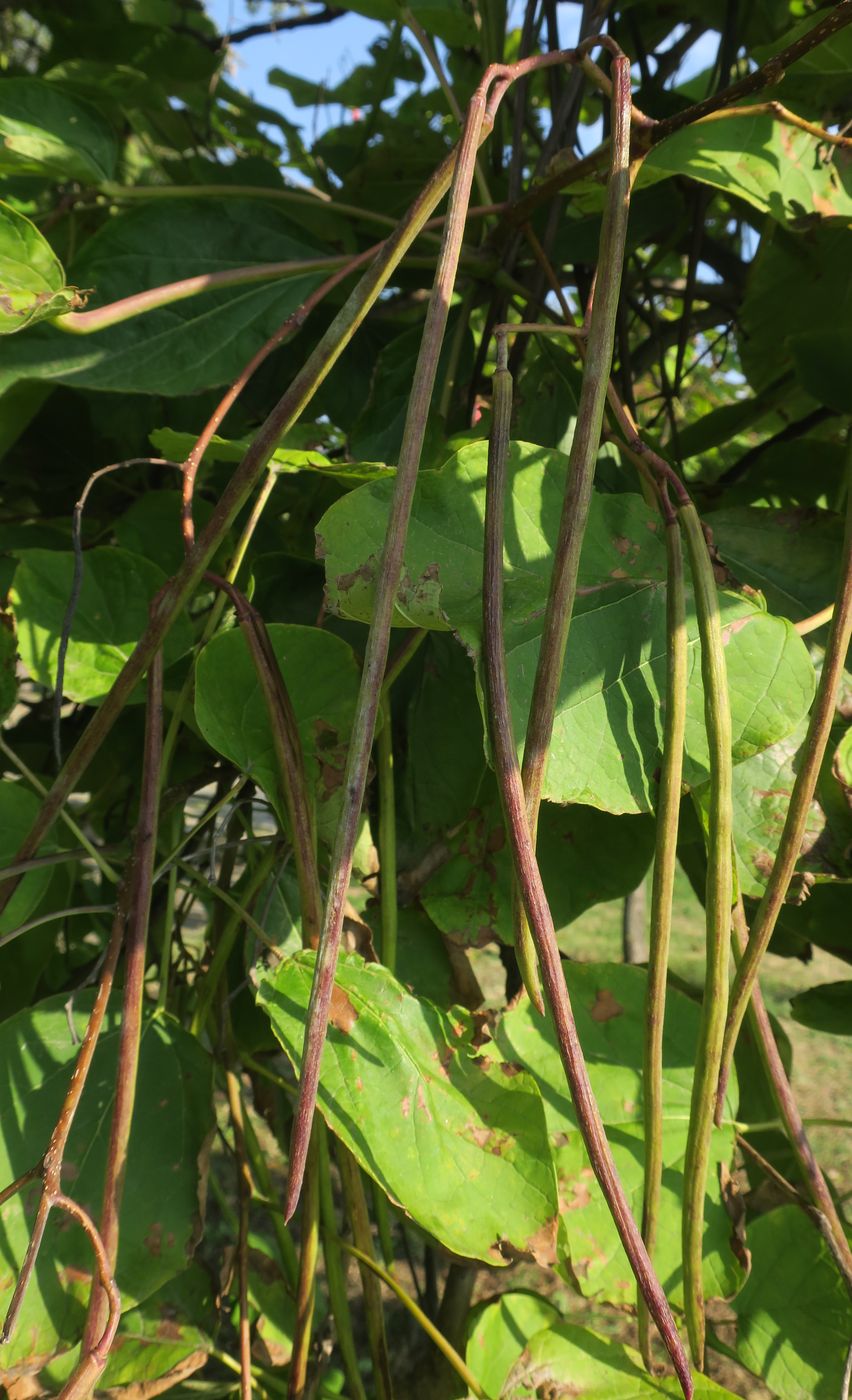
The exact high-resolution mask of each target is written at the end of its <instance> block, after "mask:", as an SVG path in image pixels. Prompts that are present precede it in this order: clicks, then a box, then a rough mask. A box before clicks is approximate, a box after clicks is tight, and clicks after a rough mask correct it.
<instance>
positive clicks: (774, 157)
mask: <svg viewBox="0 0 852 1400" xmlns="http://www.w3.org/2000/svg"><path fill="white" fill-rule="evenodd" d="M833 154H834V147H832V146H826V145H825V143H821V142H820V141H818V140H817V139H816V137H814V136H811V135H810V133H809V132H807V131H801V130H800V129H799V128H798V127H794V126H789V125H788V124H787V123H786V122H781V121H776V120H775V119H774V118H773V117H770V116H764V115H761V114H758V113H755V114H754V116H737V117H724V118H722V119H720V120H713V121H704V122H695V123H693V125H691V126H685V127H682V128H681V130H680V131H676V132H675V133H674V134H673V135H672V136H669V137H668V138H667V139H666V140H665V141H661V142H660V144H659V145H658V146H654V147H653V148H652V149H651V151H650V152H649V153H648V155H647V156H646V157H645V161H644V163H643V164H644V166H645V167H647V170H648V172H649V173H651V174H652V175H653V174H657V173H658V172H660V171H664V172H665V173H666V174H667V175H688V176H690V177H691V178H692V179H693V180H699V181H700V182H701V183H702V184H705V185H713V186H715V188H716V189H720V190H727V191H728V193H730V194H734V195H737V196H738V197H739V198H740V199H744V200H746V201H747V202H748V203H749V204H751V205H753V207H754V208H755V209H759V210H760V211H761V213H763V214H769V215H770V217H771V218H773V219H775V220H776V221H777V222H778V223H782V224H783V223H800V222H803V221H805V220H807V219H812V218H813V217H814V215H816V216H818V217H822V218H846V219H848V218H849V216H850V215H852V179H850V174H849V171H848V169H847V166H846V162H844V161H843V160H839V159H826V156H827V155H833Z"/></svg>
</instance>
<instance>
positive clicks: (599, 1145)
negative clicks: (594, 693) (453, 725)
mask: <svg viewBox="0 0 852 1400" xmlns="http://www.w3.org/2000/svg"><path fill="white" fill-rule="evenodd" d="M495 449H496V444H495V442H494V439H492V442H491V444H490V445H489V460H488V476H489V480H488V489H487V492H486V504H485V556H484V567H483V581H482V605H483V658H484V664H485V676H486V684H487V690H488V700H489V706H488V710H489V719H490V730H491V754H492V759H493V763H494V770H495V773H496V775H497V785H498V787H499V790H500V798H501V801H502V804H503V813H504V817H505V820H506V827H507V830H508V833H509V839H510V841H511V845H512V856H513V860H514V864H515V875H516V878H517V881H518V884H519V886H520V889H521V894H522V896H523V900H524V908H525V911H526V915H527V919H528V922H529V926H530V929H531V931H532V935H533V938H534V939H535V946H536V951H537V953H538V960H539V965H540V967H541V972H542V979H543V982H544V989H545V992H546V994H547V1000H548V1003H549V1005H550V1009H551V1012H552V1015H553V1020H554V1024H555V1026H556V1035H557V1041H558V1044H559V1054H560V1057H561V1060H562V1065H563V1068H564V1070H565V1076H566V1079H567V1080H568V1085H569V1088H570V1090H571V1097H572V1099H573V1101H574V1107H575V1109H576V1112H577V1119H578V1122H579V1125H580V1131H581V1133H582V1134H583V1141H584V1143H585V1145H586V1150H587V1152H588V1154H589V1160H590V1162H591V1164H592V1167H593V1169H594V1172H595V1176H596V1177H597V1179H598V1182H599V1183H600V1187H601V1190H602V1192H603V1195H604V1199H605V1200H606V1203H607V1205H608V1207H609V1209H610V1212H611V1213H612V1217H613V1220H614V1221H615V1225H616V1228H617V1230H618V1233H619V1235H620V1237H621V1242H622V1244H623V1245H624V1249H625V1253H626V1254H627V1257H628V1260H629V1261H630V1267H631V1268H632V1270H633V1273H634V1274H635V1276H636V1279H637V1282H638V1284H639V1287H640V1289H641V1291H642V1294H643V1297H644V1298H645V1300H646V1302H647V1305H648V1311H649V1312H650V1314H651V1316H652V1317H653V1319H654V1321H655V1323H656V1324H657V1327H658V1329H659V1332H660V1335H661V1337H662V1339H663V1342H664V1343H665V1346H666V1348H667V1350H668V1352H669V1355H670V1356H671V1358H672V1362H673V1364H674V1367H675V1370H676V1372H677V1375H678V1379H679V1380H680V1384H681V1387H682V1389H683V1393H684V1395H685V1396H686V1397H687V1400H690V1397H691V1396H692V1392H693V1386H692V1377H691V1375H690V1371H689V1363H688V1361H687V1358H686V1354H685V1352H684V1350H683V1346H682V1344H681V1340H680V1337H679V1336H678V1333H677V1328H676V1326H675V1322H674V1318H673V1317H672V1313H671V1309H670V1307H669V1305H668V1301H667V1300H666V1295H665V1293H664V1292H663V1290H662V1288H661V1286H660V1283H659V1280H658V1279H657V1277H656V1275H655V1273H654V1268H653V1265H652V1264H651V1261H650V1259H649V1258H648V1252H647V1250H646V1249H645V1245H644V1243H643V1242H642V1236H641V1235H640V1233H639V1229H638V1227H637V1225H636V1221H635V1220H634V1219H633V1215H632V1213H631V1210H630V1205H629V1202H628V1201H627V1198H626V1196H625V1194H624V1187H623V1186H622V1184H621V1180H620V1178H619V1175H618V1172H617V1170H616V1167H615V1163H614V1161H613V1158H612V1152H611V1150H610V1146H609V1143H608V1141H607V1137H606V1133H605V1131H604V1126H603V1123H602V1122H601V1116H600V1112H599V1110H598V1106H597V1103H596V1101H595V1097H594V1094H593V1093H592V1087H591V1084H590V1083H589V1076H588V1071H587V1069H586V1064H585V1060H584V1058H583V1051H582V1047H581V1045H580V1041H579V1037H578V1035H577V1027H576V1025H575V1022H574V1013H573V1011H572V1009H571V1001H570V998H569V996H568V988H567V986H566V984H565V976H564V974H563V971H562V962H561V959H560V956H559V948H558V946H557V943H556V932H555V930H554V927H553V917H552V915H551V912H550V906H549V905H548V902H547V896H546V895H545V892H544V887H543V885H542V882H541V875H540V872H539V868H538V863H537V861H536V857H535V845H534V842H533V838H532V833H531V831H530V826H529V820H528V817H527V806H526V799H525V795H524V788H523V782H522V779H521V771H520V767H519V764H518V755H517V749H516V747H515V736H514V732H513V729H512V717H511V709H510V705H509V691H508V683H507V680H506V658H505V654H504V650H503V514H504V503H503V495H502V493H501V492H499V491H496V490H495V489H494V478H493V472H494V468H495V460H494V459H495ZM496 465H497V467H498V472H499V463H498V464H496Z"/></svg>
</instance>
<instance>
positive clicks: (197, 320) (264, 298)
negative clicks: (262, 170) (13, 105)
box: [0, 85, 324, 397]
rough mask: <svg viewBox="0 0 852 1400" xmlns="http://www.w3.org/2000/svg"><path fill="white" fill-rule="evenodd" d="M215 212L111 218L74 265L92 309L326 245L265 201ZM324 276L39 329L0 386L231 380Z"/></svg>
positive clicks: (127, 386) (146, 387) (196, 207)
mask: <svg viewBox="0 0 852 1400" xmlns="http://www.w3.org/2000/svg"><path fill="white" fill-rule="evenodd" d="M51 90H52V85H51ZM215 211H216V212H215V217H214V218H211V205H210V202H209V200H204V199H198V200H190V199H169V200H166V201H164V202H162V203H161V202H158V201H151V203H149V204H142V205H141V206H139V207H137V208H133V209H130V210H128V211H127V212H125V213H121V214H116V215H114V216H113V217H112V218H110V219H109V220H108V221H107V222H106V224H105V225H104V226H103V228H102V229H101V230H100V231H99V232H98V233H96V234H95V235H94V237H92V238H90V239H88V240H87V241H86V242H85V243H84V244H83V247H82V249H81V251H80V255H79V257H78V258H77V259H76V260H75V262H74V264H73V267H72V269H71V271H70V274H69V275H71V276H72V277H73V280H74V282H75V283H76V284H77V285H78V286H81V287H91V288H94V292H93V294H92V296H91V298H90V301H89V310H93V309H96V308H97V307H100V306H106V305H109V304H111V303H112V302H114V301H118V300H120V299H121V298H122V297H127V296H132V295H133V294H135V293H137V292H142V291H146V290H148V289H150V288H154V287H160V286H163V285H165V284H167V283H170V282H176V281H179V280H181V279H182V278H184V277H196V276H199V275H200V274H205V273H216V272H223V271H226V270H228V269H234V268H240V267H246V266H248V265H249V264H251V265H254V264H258V263H273V262H274V263H278V262H289V261H291V260H299V261H302V260H304V259H306V258H316V257H321V256H322V254H323V252H324V249H322V248H320V247H317V246H316V243H314V244H313V246H311V245H310V244H308V243H307V242H303V241H302V240H301V237H300V230H299V229H298V228H297V227H294V225H293V223H292V222H291V220H289V219H288V218H287V217H286V216H285V215H284V214H282V213H281V211H280V209H278V208H277V207H275V206H274V205H270V204H265V203H264V202H263V201H262V200H250V199H229V200H223V201H222V202H221V203H220V204H217V205H216V206H215ZM322 278H323V273H321V272H320V273H310V274H308V273H300V274H296V275H292V276H286V277H282V276H277V277H276V278H275V279H273V280H270V281H268V282H260V283H255V282H251V283H247V284H245V285H241V286H236V287H224V288H219V289H216V290H213V291H208V292H203V293H201V294H200V295H198V296H192V297H188V298H187V299H185V300H183V301H176V302H173V303H172V304H171V305H169V306H164V307H162V308H160V309H159V310H157V311H149V312H147V313H146V314H145V315H142V316H136V317H134V318H132V319H130V320H127V321H123V322H121V323H119V324H118V325H114V326H110V327H109V328H107V329H106V330H101V331H98V332H97V333H96V334H94V335H85V336H77V335H75V336H71V335H68V334H67V333H62V332H60V331H58V330H56V329H55V328H51V327H48V328H39V329H38V330H37V331H34V332H33V334H32V335H30V336H27V337H25V338H23V339H22V340H19V341H16V342H15V346H16V349H15V355H14V357H13V356H11V355H9V354H7V355H6V356H5V363H4V366H3V370H2V372H0V391H2V390H3V389H5V388H7V387H8V386H9V385H10V384H12V383H14V382H15V381H16V380H17V379H20V378H38V379H49V380H58V381H59V382H61V383H65V384H73V385H75V386H77V387H79V388H87V389H109V390H113V391H115V392H126V393H135V394H164V395H166V396H168V397H174V396H176V395H180V394H192V393H197V392H198V391H199V390H201V389H207V388H212V387H214V386H216V385H219V384H225V383H229V382H230V381H231V380H232V379H234V378H236V376H237V374H239V372H240V370H241V369H242V368H243V366H244V365H245V364H246V362H247V361H248V360H249V359H250V358H251V356H252V355H253V354H254V352H255V351H256V350H257V348H258V346H259V345H262V344H263V342H264V340H266V339H267V337H268V336H270V335H271V334H272V332H273V331H274V330H275V329H276V327H278V326H280V324H281V322H282V321H283V320H284V319H285V317H287V316H288V315H289V314H291V313H292V312H294V311H296V310H297V309H298V307H299V306H300V305H301V304H302V302H303V301H304V300H305V297H306V296H307V295H308V293H309V292H311V291H312V290H313V289H314V287H316V286H318V284H319V282H321V281H322Z"/></svg>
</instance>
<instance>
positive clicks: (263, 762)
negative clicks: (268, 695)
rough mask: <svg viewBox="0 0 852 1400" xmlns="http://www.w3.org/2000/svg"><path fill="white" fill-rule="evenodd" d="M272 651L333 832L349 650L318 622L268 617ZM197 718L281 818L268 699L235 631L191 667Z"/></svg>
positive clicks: (349, 702)
mask: <svg viewBox="0 0 852 1400" xmlns="http://www.w3.org/2000/svg"><path fill="white" fill-rule="evenodd" d="M268 631H269V639H270V641H271V643H272V649H273V651H274V652H275V656H276V658H277V660H278V664H279V666H280V668H281V674H282V675H283V677H284V680H285V682H286V685H287V690H288V692H289V695H290V700H291V701H292V704H293V709H294V710H295V712H296V719H297V721H298V726H299V737H300V738H301V741H302V750H303V753H304V755H305V765H306V768H307V773H308V779H309V781H310V782H311V783H312V785H313V788H314V792H315V794H316V800H317V827H318V830H319V833H320V835H321V836H322V837H323V838H324V839H325V840H329V839H331V837H332V836H333V833H334V826H335V821H336V814H337V811H338V808H339V800H340V788H341V784H342V782H343V768H344V764H345V761H346V748H347V744H348V742H349V733H350V730H351V728H352V718H353V715H354V712H355V702H356V699H357V695H358V684H359V670H358V665H357V662H356V660H355V656H354V653H353V651H352V648H351V647H350V646H348V644H347V643H346V642H344V641H341V639H340V638H339V637H335V636H334V634H333V633H331V632H325V631H321V630H320V629H319V628H317V627H298V626H295V625H292V624H287V623H273V624H271V625H270V627H269V628H268ZM195 717H196V719H197V721H198V726H199V728H200V730H201V733H202V734H203V735H204V738H205V739H206V740H207V742H208V743H209V744H211V745H212V746H213V748H214V749H216V750H217V751H218V752H219V753H221V754H224V756H225V757H226V758H228V759H230V761H231V762H232V763H235V764H236V766H237V767H238V768H239V769H240V770H241V771H242V772H243V773H248V774H250V775H251V777H253V778H254V779H255V781H256V782H258V783H259V784H260V786H261V787H262V788H263V790H264V792H265V793H266V795H267V797H269V799H270V800H271V801H272V803H273V804H274V805H275V807H276V810H277V811H278V815H279V817H280V818H281V819H282V820H285V815H284V814H285V810H286V809H285V805H284V799H283V795H282V793H281V791H280V787H279V781H278V766H277V763H276V759H275V752H274V749H273V745H272V733H271V730H270V728H269V720H268V718H267V710H266V702H265V700H264V698H263V692H262V690H261V688H260V683H259V681H258V679H257V674H256V672H255V669H254V665H253V663H252V659H251V656H250V655H249V651H248V647H247V646H246V643H245V640H244V638H243V635H242V633H241V632H240V631H238V630H234V631H231V632H221V633H219V635H218V636H216V637H213V639H212V640H211V641H209V642H208V643H207V645H206V647H205V648H204V650H203V651H202V652H201V654H200V656H199V657H198V660H197V662H196V669H195Z"/></svg>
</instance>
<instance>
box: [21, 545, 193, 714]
mask: <svg viewBox="0 0 852 1400" xmlns="http://www.w3.org/2000/svg"><path fill="white" fill-rule="evenodd" d="M83 558H84V564H83V581H82V585H81V588H80V596H79V599H78V602H77V607H76V609H75V612H74V621H73V623H72V626H71V639H70V642H69V644H68V653H67V656H66V659H65V678H64V682H63V686H62V691H63V694H64V695H67V696H68V698H69V699H71V700H77V701H80V702H87V703H90V704H93V703H97V701H99V700H102V699H103V697H104V696H105V695H106V693H107V691H108V690H109V688H110V686H111V685H112V683H113V681H114V680H115V678H116V676H117V675H118V673H119V671H120V670H121V669H122V667H123V666H124V663H125V661H126V660H127V658H128V657H129V656H130V653H131V652H132V651H133V649H134V647H135V646H136V643H137V642H138V640H139V638H140V637H141V635H142V633H143V632H144V631H145V628H146V627H147V625H148V621H149V606H150V604H151V603H152V602H153V601H154V598H155V596H156V594H157V593H158V592H159V590H160V589H161V588H162V587H163V584H164V583H165V582H166V575H165V574H164V573H163V571H162V569H158V568H157V565H156V564H152V563H151V562H150V560H148V559H144V558H143V557H142V556H141V555H140V554H131V553H130V552H129V550H126V549H113V548H110V547H108V546H104V547H98V548H97V549H90V550H88V551H87V552H86V554H85V555H84V556H83ZM73 578H74V556H73V554H69V553H67V552H65V551H61V550H57V549H26V550H22V551H21V555H20V563H19V564H18V567H17V569H16V570H15V578H14V584H13V587H12V590H11V594H10V598H11V601H12V606H13V608H14V612H15V618H16V621H17V624H18V648H19V650H20V653H21V660H22V661H23V663H24V665H25V666H26V668H27V670H28V671H29V673H30V675H31V676H32V678H33V680H36V681H38V682H39V684H40V685H44V686H47V687H48V689H52V688H53V687H54V685H55V684H56V657H57V652H58V650H59V639H60V637H61V635H62V627H63V623H64V620H65V612H66V609H67V607H68V600H69V598H70V597H71V592H72V587H73ZM191 646H192V629H191V627H190V625H189V622H188V621H187V620H186V618H184V617H179V618H178V620H177V622H176V623H175V625H174V627H172V628H171V630H170V631H169V633H168V635H167V637H166V640H165V642H164V644H163V653H164V657H165V661H166V664H167V665H169V664H170V663H171V662H172V661H176V660H177V659H178V658H179V657H180V656H183V655H184V654H185V653H186V652H187V651H189V649H190V647H191Z"/></svg>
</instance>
